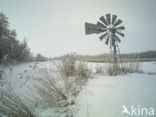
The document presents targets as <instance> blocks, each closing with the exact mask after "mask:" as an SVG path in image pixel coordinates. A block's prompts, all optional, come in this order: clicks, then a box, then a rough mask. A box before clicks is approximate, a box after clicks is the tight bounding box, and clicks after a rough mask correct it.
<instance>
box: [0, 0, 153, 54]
mask: <svg viewBox="0 0 156 117" xmlns="http://www.w3.org/2000/svg"><path fill="white" fill-rule="evenodd" d="M0 11H3V12H4V13H5V14H6V16H7V17H8V18H9V22H10V28H11V29H16V31H17V34H18V39H19V40H23V38H24V37H26V38H27V40H28V44H29V46H30V48H31V50H32V52H34V53H41V54H43V55H45V56H47V57H54V56H59V55H62V54H65V53H70V52H76V53H78V54H91V55H93V54H100V53H104V52H109V51H108V49H109V48H108V46H106V45H105V41H103V42H100V40H99V36H100V35H96V34H94V35H85V30H84V23H85V22H90V23H97V21H98V19H99V17H100V16H102V15H105V14H107V13H111V14H116V15H117V16H118V18H120V19H122V20H123V25H124V26H125V27H126V30H125V31H124V33H125V37H124V38H121V43H120V44H119V46H120V50H121V53H129V52H141V51H146V50H156V29H155V27H156V13H155V12H156V0H0Z"/></svg>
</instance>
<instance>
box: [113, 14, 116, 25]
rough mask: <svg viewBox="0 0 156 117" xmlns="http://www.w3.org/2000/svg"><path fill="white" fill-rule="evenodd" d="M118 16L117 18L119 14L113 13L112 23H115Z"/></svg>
mask: <svg viewBox="0 0 156 117" xmlns="http://www.w3.org/2000/svg"><path fill="white" fill-rule="evenodd" d="M116 18H117V16H116V15H113V17H112V24H114V22H115V20H116Z"/></svg>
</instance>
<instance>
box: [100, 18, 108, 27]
mask: <svg viewBox="0 0 156 117" xmlns="http://www.w3.org/2000/svg"><path fill="white" fill-rule="evenodd" d="M99 19H100V20H101V21H102V22H103V23H104V24H105V25H106V26H107V25H108V23H107V21H106V19H105V18H104V16H101V17H100V18H99Z"/></svg>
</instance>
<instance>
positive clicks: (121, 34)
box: [116, 32, 124, 37]
mask: <svg viewBox="0 0 156 117" xmlns="http://www.w3.org/2000/svg"><path fill="white" fill-rule="evenodd" d="M116 33H117V34H119V35H120V36H122V37H124V34H123V33H121V32H116Z"/></svg>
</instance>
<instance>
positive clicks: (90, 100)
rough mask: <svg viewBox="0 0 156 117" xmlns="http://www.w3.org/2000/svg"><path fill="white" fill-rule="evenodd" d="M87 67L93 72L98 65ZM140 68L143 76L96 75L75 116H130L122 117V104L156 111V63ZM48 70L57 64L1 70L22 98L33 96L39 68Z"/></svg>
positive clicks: (48, 113) (48, 111)
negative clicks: (33, 85)
mask: <svg viewBox="0 0 156 117" xmlns="http://www.w3.org/2000/svg"><path fill="white" fill-rule="evenodd" d="M102 64H103V65H104V63H101V65H102ZM88 65H89V66H90V67H92V69H94V67H95V65H96V63H88ZM141 66H142V70H143V73H131V74H126V75H119V76H107V75H102V74H95V75H93V77H92V78H91V79H89V80H88V83H87V84H86V85H85V86H84V87H83V90H82V91H81V92H80V94H79V96H78V97H77V106H78V112H77V115H76V117H129V116H128V115H127V114H121V112H122V105H125V106H126V107H130V106H131V105H134V106H135V107H138V105H139V106H140V107H145V108H150V107H152V108H155V109H156V62H142V63H141ZM49 68H50V69H55V65H54V63H51V62H50V61H48V62H39V63H36V62H34V63H23V64H18V65H14V66H12V69H10V68H7V67H3V68H1V69H4V71H5V73H6V75H7V77H8V78H9V79H11V83H12V86H13V88H14V90H15V91H16V93H17V94H18V95H19V96H20V97H28V96H29V94H30V93H31V91H30V89H31V84H32V81H31V80H30V79H31V78H32V77H34V76H33V75H37V74H38V72H39V71H38V70H39V69H49ZM93 71H94V70H93ZM155 111H156V110H155ZM155 113H156V112H155ZM40 115H42V116H43V117H46V116H50V115H51V113H50V110H47V111H45V112H41V113H40ZM51 116H52V117H53V115H51ZM155 116H156V114H155ZM134 117H135V116H134ZM141 117H148V116H147V115H146V116H141ZM153 117H154V116H153Z"/></svg>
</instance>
